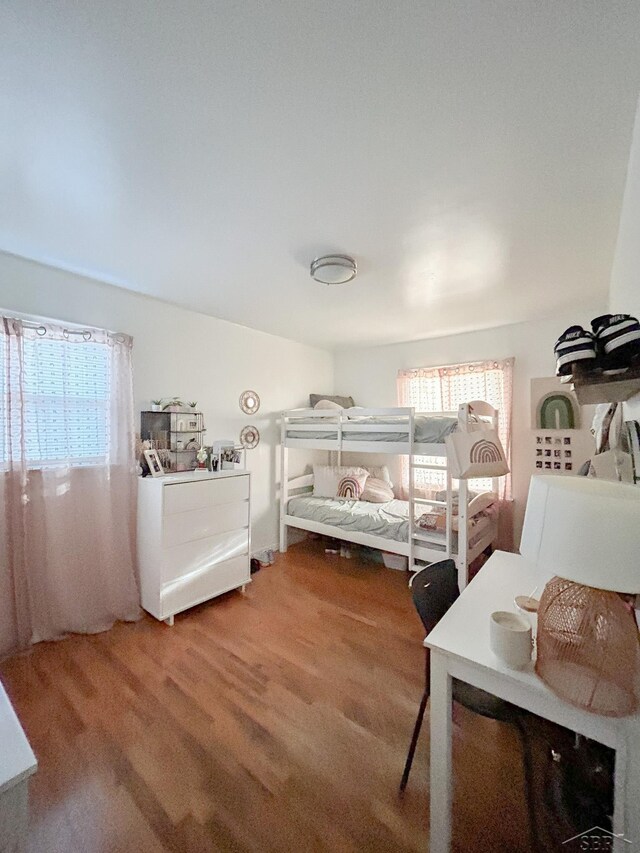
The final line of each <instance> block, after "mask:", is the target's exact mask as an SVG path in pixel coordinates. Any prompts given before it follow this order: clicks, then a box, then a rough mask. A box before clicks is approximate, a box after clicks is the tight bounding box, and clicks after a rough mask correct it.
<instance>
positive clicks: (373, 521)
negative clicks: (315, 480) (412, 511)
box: [288, 496, 409, 542]
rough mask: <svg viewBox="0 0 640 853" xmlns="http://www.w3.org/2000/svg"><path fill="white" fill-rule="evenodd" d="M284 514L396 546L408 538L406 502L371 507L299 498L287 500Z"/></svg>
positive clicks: (364, 504)
mask: <svg viewBox="0 0 640 853" xmlns="http://www.w3.org/2000/svg"><path fill="white" fill-rule="evenodd" d="M288 514H289V515H295V516H297V517H298V518H308V519H309V520H310V521H316V522H318V523H319V524H330V525H331V526H332V527H341V528H343V529H344V530H352V531H356V532H358V533H369V534H370V535H372V536H383V537H384V538H385V539H394V540H395V541H397V542H406V541H407V539H408V537H409V504H408V503H407V501H400V500H392V501H389V502H388V503H384V504H374V503H369V502H368V501H338V500H335V498H314V497H309V496H303V497H297V498H291V500H290V501H289V504H288Z"/></svg>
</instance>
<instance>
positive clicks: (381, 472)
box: [365, 465, 393, 488]
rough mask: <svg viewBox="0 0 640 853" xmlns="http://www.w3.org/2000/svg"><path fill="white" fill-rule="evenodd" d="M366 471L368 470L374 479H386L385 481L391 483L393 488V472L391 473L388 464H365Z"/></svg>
mask: <svg viewBox="0 0 640 853" xmlns="http://www.w3.org/2000/svg"><path fill="white" fill-rule="evenodd" d="M365 471H368V472H369V473H370V474H371V476H372V477H373V478H374V480H384V481H385V483H389V485H390V486H391V488H393V483H392V481H391V474H389V469H388V468H387V466H386V465H379V466H377V467H375V466H374V467H372V466H370V465H365Z"/></svg>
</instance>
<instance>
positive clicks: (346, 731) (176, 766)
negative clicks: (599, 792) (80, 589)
mask: <svg viewBox="0 0 640 853" xmlns="http://www.w3.org/2000/svg"><path fill="white" fill-rule="evenodd" d="M423 671H424V670H423V649H422V628H421V626H420V622H419V620H418V619H417V616H416V614H415V612H414V609H413V605H412V603H411V598H410V594H409V590H408V588H407V576H406V574H405V573H402V572H394V571H392V570H388V569H386V568H384V567H382V566H379V565H374V564H371V563H365V562H363V561H361V560H359V559H357V558H354V559H352V560H344V559H340V558H338V557H330V556H327V555H325V554H324V552H323V549H322V548H321V547H320V546H319V544H318V543H313V542H312V543H309V544H303V545H299V546H295V547H294V548H292V549H290V551H289V552H288V553H287V554H286V555H284V556H279V557H278V558H277V561H276V564H275V565H274V566H271V567H269V568H265V569H263V570H262V571H261V572H259V573H258V574H257V575H255V576H254V583H252V584H251V585H250V587H249V588H248V590H247V593H246V595H241V594H240V593H238V592H234V593H230V594H228V595H225V596H222V597H220V598H219V599H217V600H215V601H212V602H207V603H206V604H203V605H199V606H198V607H195V608H193V609H192V610H190V611H188V612H186V613H183V614H180V615H178V616H177V617H176V620H175V625H174V627H173V628H169V627H168V626H166V625H164V624H163V623H159V622H157V621H156V620H153V619H151V618H150V617H145V618H144V619H143V620H141V621H140V622H138V623H135V624H119V625H116V626H115V627H114V628H113V629H112V630H111V631H109V632H106V633H104V634H100V635H95V636H74V637H70V638H69V639H67V640H64V641H62V642H59V643H50V644H40V645H38V646H36V647H34V649H33V650H32V651H31V652H30V653H29V654H27V655H22V656H19V657H16V658H13V659H11V660H7V661H4V662H3V663H2V664H0V675H1V676H2V679H3V681H4V683H5V684H6V686H7V689H8V692H9V693H10V695H11V697H12V700H13V702H14V704H15V707H16V710H17V712H18V714H19V716H20V718H21V721H22V723H23V725H24V727H25V730H26V732H27V734H28V736H29V739H30V741H31V743H32V745H33V748H34V750H35V752H36V755H37V757H38V760H39V770H38V773H37V774H36V776H35V777H34V778H33V783H32V786H31V814H32V818H31V834H30V839H29V845H30V846H29V853H56V851H60V853H76V851H78V853H121V851H122V853H124V851H127V853H133V851H135V853H139V852H140V853H147V851H149V853H152V851H153V853H212V851H234V853H235V851H237V853H245V851H249V852H250V853H253V851H255V853H264V851H269V853H271V851H273V853H280V851H282V853H289V851H296V853H298V851H318V853H324V851H331V853H336V851H337V853H342V851H344V853H352V852H353V853H356V851H357V853H361V851H371V852H372V853H376V851H385V853H388V851H397V853H411V851H424V850H426V849H427V836H428V832H427V829H428V784H427V778H428V777H427V769H428V719H426V720H425V728H424V731H423V735H422V736H421V740H420V743H419V747H418V751H417V753H416V759H415V764H414V769H413V772H412V776H411V780H410V783H409V788H408V790H407V791H406V793H405V795H404V796H402V797H401V796H399V795H398V784H399V781H400V775H401V772H402V767H403V763H404V759H405V755H406V749H407V746H408V741H409V738H410V735H411V730H412V727H413V722H414V719H415V713H416V711H417V704H418V701H419V698H420V695H421V691H422V686H423V685H422V678H423ZM456 719H457V721H458V724H457V725H456V726H455V727H454V729H455V734H454V761H455V767H456V778H457V786H456V795H455V796H456V800H455V801H456V817H455V826H454V841H455V845H456V849H459V850H461V851H462V850H464V851H465V853H468V851H469V850H473V851H474V853H482V851H484V850H487V851H489V850H491V851H493V850H496V849H506V850H509V851H511V853H520V851H522V853H526V851H527V847H526V843H525V842H523V840H522V839H523V836H525V835H526V833H525V832H524V830H523V827H526V817H525V812H524V805H523V802H522V774H521V767H520V751H519V747H518V743H517V740H514V739H513V736H512V734H511V733H509V732H506V733H505V731H504V728H505V727H503V726H500V725H499V724H495V723H492V722H491V721H487V720H479V719H478V718H476V717H474V715H470V714H468V713H467V712H464V710H461V711H460V710H457V711H456Z"/></svg>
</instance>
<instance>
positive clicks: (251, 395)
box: [240, 391, 260, 415]
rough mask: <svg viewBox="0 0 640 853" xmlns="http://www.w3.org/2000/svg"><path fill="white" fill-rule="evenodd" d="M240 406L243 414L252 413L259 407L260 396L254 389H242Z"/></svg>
mask: <svg viewBox="0 0 640 853" xmlns="http://www.w3.org/2000/svg"><path fill="white" fill-rule="evenodd" d="M240 408H241V409H242V411H243V412H244V413H245V415H254V414H255V413H256V412H257V411H258V409H259V408H260V397H258V395H257V394H256V392H255V391H243V392H242V394H240Z"/></svg>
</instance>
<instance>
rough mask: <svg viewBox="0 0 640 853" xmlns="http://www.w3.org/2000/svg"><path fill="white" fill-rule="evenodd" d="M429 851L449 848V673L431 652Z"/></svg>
mask: <svg viewBox="0 0 640 853" xmlns="http://www.w3.org/2000/svg"><path fill="white" fill-rule="evenodd" d="M430 703H431V708H430V711H429V714H430V718H431V757H430V762H431V768H430V780H431V781H430V788H431V790H430V802H431V805H430V847H429V850H430V853H449V851H450V849H451V806H452V801H453V796H452V794H453V781H452V773H451V676H450V675H449V672H448V669H447V659H446V657H445V655H443V654H440V653H439V652H437V651H433V650H432V652H431V696H430Z"/></svg>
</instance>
